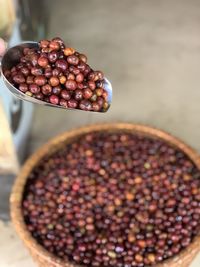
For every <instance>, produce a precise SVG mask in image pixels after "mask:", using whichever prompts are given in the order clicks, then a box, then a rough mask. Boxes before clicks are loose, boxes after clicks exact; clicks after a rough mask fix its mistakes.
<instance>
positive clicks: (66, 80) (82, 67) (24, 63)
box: [4, 37, 109, 112]
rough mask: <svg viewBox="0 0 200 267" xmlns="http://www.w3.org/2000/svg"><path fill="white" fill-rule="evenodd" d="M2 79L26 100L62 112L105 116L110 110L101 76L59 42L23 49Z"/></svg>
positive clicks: (58, 39) (82, 57)
mask: <svg viewBox="0 0 200 267" xmlns="http://www.w3.org/2000/svg"><path fill="white" fill-rule="evenodd" d="M4 75H5V76H6V78H7V79H8V80H9V81H10V83H11V84H13V85H14V86H15V87H16V88H18V89H19V90H20V91H21V92H23V93H24V94H26V95H27V96H30V97H34V98H36V99H39V100H42V101H45V102H48V103H51V104H53V105H60V106H62V107H64V108H72V109H81V110H86V111H97V112H105V111H107V109H108V108H109V103H108V93H107V91H106V90H105V80H104V75H103V73H102V72H101V71H94V70H93V69H92V68H91V67H90V66H89V65H88V64H87V57H86V56H85V55H84V54H81V53H79V52H77V51H76V50H75V49H74V48H71V47H68V46H66V45H65V44H64V42H63V40H62V39H60V38H58V37H57V38H54V39H52V40H51V41H49V40H41V41H40V42H39V47H38V48H37V49H35V48H24V50H23V55H22V57H21V58H20V62H18V64H16V66H14V67H12V68H11V69H10V70H6V71H5V73H4Z"/></svg>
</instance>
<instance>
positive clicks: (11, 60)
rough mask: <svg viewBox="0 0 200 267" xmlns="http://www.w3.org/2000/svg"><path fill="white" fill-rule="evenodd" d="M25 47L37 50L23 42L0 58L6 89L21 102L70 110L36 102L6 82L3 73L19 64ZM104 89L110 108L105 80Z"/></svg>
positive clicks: (39, 101)
mask: <svg viewBox="0 0 200 267" xmlns="http://www.w3.org/2000/svg"><path fill="white" fill-rule="evenodd" d="M26 47H27V48H36V49H37V48H39V45H38V43H37V42H25V43H22V44H19V45H16V46H14V47H11V48H10V49H8V50H7V51H6V53H5V54H4V56H3V57H2V60H1V62H0V63H1V74H2V77H3V81H4V83H5V85H6V87H7V89H8V90H9V91H10V92H11V93H13V94H14V95H15V96H16V97H18V98H20V99H21V100H26V101H29V102H31V103H34V104H40V105H43V106H50V107H53V108H62V109H65V110H71V109H72V108H65V107H62V106H59V105H53V104H51V103H47V102H45V101H42V100H38V99H36V98H34V97H31V96H28V95H26V94H24V93H23V92H21V91H20V90H19V89H17V88H16V87H15V86H14V85H12V84H11V83H10V82H9V81H8V80H7V78H6V77H5V75H4V72H5V71H6V70H8V69H11V68H12V67H13V66H16V65H17V64H18V63H19V61H20V58H21V57H22V56H23V50H24V48H26ZM104 89H105V90H106V91H107V92H108V104H109V106H110V104H111V101H112V85H111V83H110V82H109V81H108V80H107V79H106V78H104ZM76 110H81V109H76ZM106 111H107V110H106Z"/></svg>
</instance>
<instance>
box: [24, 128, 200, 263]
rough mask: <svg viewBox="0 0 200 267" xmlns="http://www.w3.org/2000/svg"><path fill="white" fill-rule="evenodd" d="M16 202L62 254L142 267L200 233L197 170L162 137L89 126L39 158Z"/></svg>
mask: <svg viewBox="0 0 200 267" xmlns="http://www.w3.org/2000/svg"><path fill="white" fill-rule="evenodd" d="M22 206H23V214H24V218H25V222H26V224H27V228H28V230H29V231H30V232H31V233H32V235H33V237H34V238H36V239H37V241H38V242H39V243H40V244H41V245H42V246H44V247H45V248H46V249H47V250H48V251H49V252H51V253H52V254H54V255H56V256H58V257H59V258H62V259H63V260H65V261H71V262H74V263H77V264H80V265H83V266H100V267H104V266H109V267H111V266H112V267H113V266H115V267H144V266H145V267H147V266H152V265H154V264H156V263H159V262H162V261H164V260H166V259H168V258H170V257H172V256H174V255H176V254H177V253H179V252H180V251H181V250H182V249H184V248H186V247H187V246H188V245H189V244H190V242H191V241H192V240H193V238H194V236H195V235H197V233H198V232H199V229H200V220H199V219H200V172H199V170H198V169H197V168H196V167H195V165H194V164H193V162H192V161H191V160H190V159H189V158H188V157H187V156H186V155H185V154H184V153H182V152H181V151H179V150H177V149H176V148H174V147H172V146H170V145H168V144H166V143H165V142H163V141H160V140H154V139H151V138H147V137H141V136H137V135H134V134H131V133H122V132H118V133H103V132H100V133H95V132H94V133H90V134H86V135H82V136H81V137H79V138H78V139H77V140H74V141H73V142H72V143H71V144H68V145H63V147H62V149H61V150H59V151H57V152H54V154H53V155H51V156H49V157H46V158H44V159H43V160H42V162H41V163H40V164H39V165H38V166H37V167H36V168H35V170H34V171H33V172H32V173H31V174H30V176H29V179H28V183H27V186H26V188H25V193H24V199H23V203H22Z"/></svg>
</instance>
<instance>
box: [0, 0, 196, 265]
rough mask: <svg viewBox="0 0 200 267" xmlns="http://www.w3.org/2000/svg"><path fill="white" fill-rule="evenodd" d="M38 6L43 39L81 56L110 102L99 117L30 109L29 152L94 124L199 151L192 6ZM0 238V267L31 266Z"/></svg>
mask: <svg viewBox="0 0 200 267" xmlns="http://www.w3.org/2000/svg"><path fill="white" fill-rule="evenodd" d="M46 2H47V4H48V11H49V13H50V24H49V34H48V35H49V36H48V37H49V38H50V37H54V36H60V37H63V39H64V40H65V41H66V42H68V43H69V45H71V46H74V47H75V48H76V49H77V50H79V51H83V52H85V53H86V54H87V55H88V57H89V63H90V64H91V65H92V66H93V67H94V68H96V69H101V70H103V71H104V72H105V74H106V77H107V78H109V79H110V81H111V82H112V85H113V95H114V99H113V104H112V107H111V109H110V110H109V111H108V113H106V114H91V113H85V112H79V111H61V110H57V109H55V110H53V109H51V108H44V107H40V106H35V114H34V120H33V124H32V129H31V136H30V140H29V144H28V148H27V149H29V153H32V152H33V151H35V150H36V149H37V148H38V147H40V146H41V145H42V144H44V143H45V142H46V141H47V140H48V139H49V138H51V137H53V136H55V135H56V134H59V133H61V132H63V131H66V130H68V129H71V128H74V127H77V126H80V125H84V124H89V123H98V122H102V121H104V122H107V121H129V122H135V123H143V124H148V125H152V126H155V127H158V128H161V129H164V130H166V131H168V132H170V133H172V134H174V135H176V136H178V137H179V138H181V139H183V140H184V141H185V142H186V143H188V144H190V145H191V146H193V147H194V148H196V149H197V150H198V151H199V152H200V142H199V140H200V116H199V114H200V89H199V87H200V86H199V85H200V34H199V28H200V1H199V0H190V1H188V0H176V1H174V0H167V1H164V0H123V1H120V0H109V1H108V0H101V1H100V0H87V1H82V0H68V1H66V0H59V1H54V0H48V1H46ZM0 232H1V233H2V234H1V243H2V248H3V250H1V252H0V266H1V267H7V266H9V267H10V266H13V267H18V266H20V267H22V266H35V265H34V264H33V263H32V262H31V260H30V257H29V256H28V255H27V254H26V252H25V251H24V250H23V248H22V245H21V243H19V240H18V238H17V237H16V236H15V235H14V234H13V229H12V228H11V227H10V225H5V224H1V225H0ZM15 252H17V253H15ZM11 253H12V260H11V258H10V255H11ZM199 262H200V260H199V258H198V259H197V260H196V262H194V263H193V265H192V266H193V267H197V266H199Z"/></svg>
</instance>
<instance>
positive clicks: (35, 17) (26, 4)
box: [18, 0, 48, 40]
mask: <svg viewBox="0 0 200 267" xmlns="http://www.w3.org/2000/svg"><path fill="white" fill-rule="evenodd" d="M18 16H19V19H20V32H21V36H22V39H24V40H38V39H42V38H44V37H45V36H46V34H47V30H48V27H47V25H48V9H47V3H46V1H43V0H40V1H35V0H19V8H18Z"/></svg>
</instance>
